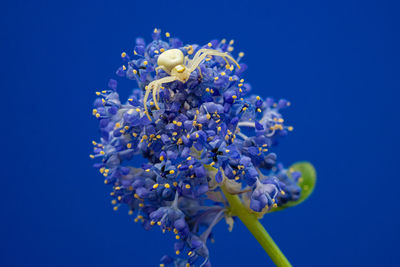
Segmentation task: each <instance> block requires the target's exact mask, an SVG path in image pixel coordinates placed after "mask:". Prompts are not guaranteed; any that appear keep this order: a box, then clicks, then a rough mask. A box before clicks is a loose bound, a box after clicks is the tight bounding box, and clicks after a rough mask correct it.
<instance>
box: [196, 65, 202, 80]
mask: <svg viewBox="0 0 400 267" xmlns="http://www.w3.org/2000/svg"><path fill="white" fill-rule="evenodd" d="M197 69H198V70H199V74H200V77H201V78H202V79H203V74H202V73H201V69H200V66H197Z"/></svg>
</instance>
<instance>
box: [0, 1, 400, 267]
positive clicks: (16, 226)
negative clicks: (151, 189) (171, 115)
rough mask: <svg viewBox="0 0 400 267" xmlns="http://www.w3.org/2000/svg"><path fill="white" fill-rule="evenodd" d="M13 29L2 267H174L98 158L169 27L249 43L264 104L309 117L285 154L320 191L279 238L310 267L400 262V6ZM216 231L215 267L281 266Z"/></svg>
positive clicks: (141, 11)
mask: <svg viewBox="0 0 400 267" xmlns="http://www.w3.org/2000/svg"><path fill="white" fill-rule="evenodd" d="M0 27H1V41H0V48H1V49H0V56H1V57H0V58H1V64H0V68H1V70H0V75H1V79H0V82H1V83H0V85H1V94H0V96H1V105H0V106H1V114H2V116H1V124H0V125H1V152H2V153H1V161H0V162H1V179H0V198H1V201H0V205H1V206H0V208H1V209H0V210H1V214H2V215H1V216H0V265H1V266H158V259H159V257H160V256H162V255H163V254H164V253H166V252H167V253H171V252H172V247H171V245H172V237H171V236H167V235H166V236H163V235H162V234H161V233H160V231H158V230H153V231H149V232H147V231H144V230H143V229H142V228H141V227H140V225H138V224H135V223H134V222H133V219H132V217H129V216H127V214H126V210H120V211H118V212H114V211H113V210H112V207H111V204H110V200H111V199H110V197H109V196H108V193H109V191H110V188H109V187H107V186H104V184H103V179H102V177H101V176H100V175H99V174H98V173H97V172H96V171H95V170H94V169H92V167H91V165H92V161H91V160H90V159H89V157H88V154H89V153H90V152H91V140H93V139H94V140H97V137H98V132H97V122H96V120H95V119H93V118H92V116H91V104H92V101H93V100H94V98H95V95H94V92H95V91H96V90H99V89H102V88H104V87H105V86H106V83H107V81H108V79H109V78H110V77H114V71H115V70H116V69H117V67H118V66H119V65H120V64H121V59H120V53H121V52H122V51H127V52H129V53H132V49H133V46H134V40H135V37H137V36H143V37H145V38H146V39H147V40H149V39H150V34H151V31H152V30H153V29H154V27H160V28H161V29H162V30H163V31H164V32H165V31H169V32H171V34H172V35H173V36H177V37H180V38H181V39H182V40H183V41H184V42H185V43H200V44H205V43H207V42H208V41H209V40H211V39H214V38H223V37H225V38H228V39H230V38H233V39H235V44H236V48H235V52H236V53H237V52H239V51H244V52H245V58H244V61H245V62H246V63H247V64H248V66H249V68H248V71H247V73H246V75H245V78H246V80H247V81H249V82H251V84H252V86H253V88H254V92H255V93H257V94H260V95H263V96H273V97H276V98H279V97H285V98H287V99H289V100H291V102H292V103H293V105H292V106H291V107H290V109H288V110H287V111H286V112H285V113H284V115H285V117H286V121H288V122H289V124H291V125H293V126H294V128H295V131H294V132H293V133H292V134H290V135H289V136H288V137H287V138H286V139H285V140H282V142H281V144H280V147H279V148H278V149H277V152H278V153H279V154H278V156H279V159H280V160H282V161H283V162H285V163H287V164H290V163H293V162H295V161H297V160H309V161H311V162H312V163H314V165H315V166H316V169H317V171H318V184H317V187H316V191H315V193H314V194H313V195H312V197H311V198H310V199H309V200H308V201H307V202H305V203H304V204H302V205H300V206H298V207H295V208H292V209H288V210H285V211H282V212H279V213H274V214H271V215H268V216H266V217H265V218H264V220H263V224H264V225H265V226H266V228H267V229H268V231H269V232H270V233H271V235H272V236H273V237H274V239H275V241H276V242H277V243H278V244H279V246H280V247H281V249H282V250H283V251H284V252H285V254H286V255H287V257H288V258H289V259H290V260H291V261H292V262H293V264H294V265H295V266H396V265H398V264H399V263H398V251H399V241H400V238H399V237H400V233H399V226H400V216H399V201H398V193H399V186H400V179H399V178H400V177H399V172H398V164H399V163H398V162H399V138H398V137H399V119H398V117H399V115H400V114H399V110H398V101H399V100H398V99H399V89H400V78H399V77H400V76H399V73H400V72H399V71H400V68H399V59H400V56H399V47H400V42H399V5H398V1H383V0H381V1H368V0H363V1H361V0H360V1H355V0H347V1H284V0H282V1H269V0H268V1H264V2H261V1H260V2H253V3H252V2H250V1H238V0H234V1H160V2H157V1H134V0H131V1H108V2H104V1H99V0H98V1H73V0H72V1H65V2H61V1H41V0H38V1H21V0H17V1H7V2H5V1H2V2H1V8H0ZM121 83H122V87H120V90H121V92H122V93H121V94H122V95H123V96H126V95H127V94H128V92H129V90H130V89H131V88H133V87H134V86H135V85H134V84H133V82H131V83H129V81H124V82H121ZM215 232H216V236H215V237H216V242H215V243H214V244H211V245H210V246H209V248H210V250H211V257H212V262H213V264H214V266H272V262H271V261H270V260H269V258H268V257H267V255H266V254H265V253H264V251H263V250H262V248H261V247H260V246H259V245H258V244H257V242H256V241H255V240H254V238H253V237H252V236H251V235H250V234H249V233H248V232H247V230H246V229H245V228H244V226H243V225H242V224H241V223H237V224H235V227H234V231H233V232H232V233H229V232H228V231H227V227H226V225H225V223H223V222H221V223H220V224H219V225H218V227H217V228H216V231H215Z"/></svg>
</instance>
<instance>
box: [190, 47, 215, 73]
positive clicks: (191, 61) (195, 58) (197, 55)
mask: <svg viewBox="0 0 400 267" xmlns="http://www.w3.org/2000/svg"><path fill="white" fill-rule="evenodd" d="M207 50H210V49H207V48H201V49H199V50H198V51H197V52H196V54H195V55H194V56H193V59H192V60H190V61H189V62H188V64H187V65H186V67H187V68H189V69H190V68H191V67H192V66H193V62H194V61H195V60H197V58H198V57H199V56H200V54H201V53H204V52H206V51H207Z"/></svg>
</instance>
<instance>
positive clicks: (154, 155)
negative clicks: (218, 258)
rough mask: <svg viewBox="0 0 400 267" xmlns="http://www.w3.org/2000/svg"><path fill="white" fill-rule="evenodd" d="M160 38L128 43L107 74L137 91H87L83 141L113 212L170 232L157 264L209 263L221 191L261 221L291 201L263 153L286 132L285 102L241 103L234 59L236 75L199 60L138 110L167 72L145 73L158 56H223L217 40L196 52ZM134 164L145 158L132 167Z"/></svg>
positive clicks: (281, 172)
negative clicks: (92, 135)
mask: <svg viewBox="0 0 400 267" xmlns="http://www.w3.org/2000/svg"><path fill="white" fill-rule="evenodd" d="M165 36H166V40H163V39H162V38H161V31H160V30H159V29H155V30H154V32H153V34H152V39H153V41H152V42H150V43H149V44H146V43H145V41H144V39H142V38H138V39H137V40H136V46H135V48H134V50H133V55H128V54H127V53H125V52H123V53H122V54H121V57H122V59H123V61H124V63H123V64H124V65H123V66H121V67H120V68H119V69H118V70H117V72H116V74H117V75H118V76H120V77H126V78H128V79H130V80H135V81H136V82H137V84H138V88H137V89H134V90H133V92H132V93H131V95H130V96H129V98H128V100H127V101H126V102H121V100H120V98H119V95H118V93H117V81H116V80H113V79H111V80H110V81H109V83H108V89H106V90H103V91H100V92H97V93H96V94H97V95H98V98H97V99H96V100H95V102H94V109H93V115H94V116H95V117H96V118H97V119H98V120H99V124H100V135H101V138H100V141H99V142H95V141H93V145H94V153H93V154H92V155H90V156H91V157H92V158H100V159H101V162H99V163H96V164H95V167H96V168H98V169H99V171H100V173H101V174H102V175H103V176H104V177H105V183H106V184H110V185H112V187H113V192H112V193H111V195H112V197H113V201H112V203H113V204H114V209H115V210H118V208H119V207H120V206H121V205H123V204H124V205H126V206H128V207H129V214H131V215H132V214H135V216H136V217H135V221H136V222H140V223H141V224H142V225H143V227H144V228H145V229H146V230H149V229H151V228H153V227H159V228H161V230H162V231H163V232H172V233H174V235H175V240H176V241H175V245H174V252H175V255H174V257H171V256H168V255H166V256H164V257H162V258H161V264H160V266H167V265H170V264H175V266H211V263H210V260H209V251H208V248H207V244H206V243H207V241H208V240H210V239H212V229H213V227H214V226H215V225H216V224H217V223H218V222H219V221H220V220H221V219H223V218H226V219H227V221H232V219H231V218H230V217H229V216H230V215H229V213H227V212H226V211H227V208H228V206H227V202H226V201H225V199H224V197H223V194H222V193H221V189H220V186H221V185H222V184H225V185H226V186H227V188H228V189H229V190H230V191H232V192H231V193H235V194H238V195H239V196H241V197H242V199H244V198H246V199H247V200H248V201H247V203H248V208H249V209H251V210H252V211H254V212H258V213H261V214H263V213H265V212H267V211H269V210H271V209H273V208H274V207H277V206H280V205H282V204H285V203H286V202H288V201H294V200H297V199H298V198H299V196H300V193H301V192H300V188H299V187H298V186H297V184H296V182H297V180H298V179H299V178H300V174H299V173H297V172H293V171H290V170H286V169H285V168H283V166H282V165H280V164H277V163H276V159H277V157H276V154H274V153H271V152H269V150H270V149H271V147H273V146H274V144H276V141H277V138H279V137H280V136H284V135H286V134H287V133H288V131H291V130H292V127H290V126H285V125H284V120H283V118H282V115H281V113H280V111H281V110H282V109H283V108H286V107H287V106H289V105H290V103H289V102H288V101H286V100H283V99H281V100H279V101H274V100H273V99H271V98H266V99H262V98H261V97H259V96H253V95H250V96H248V94H249V92H250V90H251V86H250V84H248V83H246V82H245V81H244V79H243V78H242V75H243V72H244V71H245V70H246V68H247V67H246V65H245V64H243V63H241V62H240V60H241V58H242V57H243V55H244V54H243V53H239V56H238V57H237V59H236V61H237V62H239V64H240V68H238V67H235V66H233V65H229V64H227V61H225V60H224V59H223V58H222V57H218V56H207V57H206V58H205V59H204V60H203V61H202V62H201V64H200V65H199V68H198V69H197V70H196V71H193V72H192V73H191V74H190V77H189V79H188V80H187V82H185V83H182V82H180V81H173V82H170V83H165V84H163V87H162V88H161V89H162V90H160V92H159V94H158V95H157V96H156V97H157V98H158V99H157V100H156V101H157V102H158V106H159V107H160V109H157V108H156V107H155V104H154V102H155V101H154V100H155V99H153V98H152V97H149V99H148V100H147V103H143V96H144V94H145V90H146V86H147V85H148V84H149V83H150V82H152V81H154V80H157V79H161V78H163V77H166V76H168V75H170V74H168V73H166V72H165V71H157V72H156V71H155V69H156V67H157V58H158V57H159V56H160V55H161V54H162V53H163V52H165V51H167V50H169V49H172V48H174V49H180V50H181V51H182V52H183V54H184V56H185V57H187V59H188V60H190V59H191V58H192V57H193V56H194V54H195V53H196V52H197V51H198V50H199V49H201V48H205V49H213V50H216V51H220V52H226V53H231V52H232V51H233V41H230V42H227V41H226V40H225V39H223V40H221V41H219V40H212V41H211V42H210V43H208V44H206V45H204V46H199V45H196V44H192V45H183V43H182V42H181V41H180V40H179V39H177V38H172V37H170V34H169V33H166V34H165ZM144 105H147V107H148V110H149V114H148V115H150V117H151V118H152V119H149V117H148V116H147V114H146V113H145V109H144ZM137 157H141V158H144V159H145V162H144V163H143V164H142V165H141V166H137V165H138V164H135V161H136V162H138V158H137ZM139 162H140V160H139ZM139 165H140V164H139Z"/></svg>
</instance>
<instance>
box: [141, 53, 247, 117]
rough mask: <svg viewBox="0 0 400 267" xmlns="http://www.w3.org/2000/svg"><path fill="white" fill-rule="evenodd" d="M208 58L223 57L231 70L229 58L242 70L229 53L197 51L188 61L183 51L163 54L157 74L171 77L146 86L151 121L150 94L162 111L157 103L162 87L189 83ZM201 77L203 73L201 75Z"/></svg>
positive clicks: (158, 63) (144, 101)
mask: <svg viewBox="0 0 400 267" xmlns="http://www.w3.org/2000/svg"><path fill="white" fill-rule="evenodd" d="M207 56H220V57H222V58H223V59H224V60H225V62H226V64H227V67H228V68H229V62H228V60H227V59H226V58H229V59H230V60H231V61H232V62H233V63H235V64H236V66H237V67H238V68H239V69H240V66H239V64H238V63H237V62H236V60H234V59H233V58H232V57H231V56H230V55H228V54H227V53H223V52H220V51H217V50H213V49H207V48H203V49H200V50H199V51H197V53H196V54H195V55H194V57H193V59H191V60H190V59H188V58H187V57H185V56H184V55H183V53H182V51H181V50H179V49H169V50H167V51H165V52H163V53H162V54H161V55H160V56H159V57H158V59H157V65H158V67H157V68H156V73H157V72H158V70H159V69H162V70H164V71H165V72H166V73H168V74H169V76H167V77H164V78H161V79H158V80H155V81H152V82H151V83H150V84H149V85H148V86H146V93H145V95H144V98H143V105H144V110H145V113H146V115H147V117H148V118H149V120H151V118H150V115H149V112H148V110H147V99H148V98H149V95H150V92H151V91H153V101H154V105H155V107H156V108H157V109H160V107H159V106H158V103H157V98H158V95H159V92H160V89H161V85H162V84H164V83H170V82H173V81H180V82H182V83H185V82H187V80H188V79H189V77H190V74H191V73H192V72H193V71H195V70H196V68H198V67H199V65H200V63H201V62H202V61H203V60H204V59H205V58H206V57H207ZM200 75H201V73H200Z"/></svg>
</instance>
